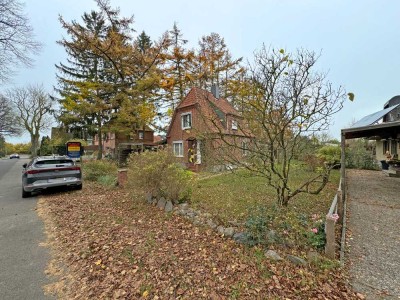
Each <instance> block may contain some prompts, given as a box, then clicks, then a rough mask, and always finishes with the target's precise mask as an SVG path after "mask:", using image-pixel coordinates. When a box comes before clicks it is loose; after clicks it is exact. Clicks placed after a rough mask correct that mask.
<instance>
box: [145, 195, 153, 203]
mask: <svg viewBox="0 0 400 300" xmlns="http://www.w3.org/2000/svg"><path fill="white" fill-rule="evenodd" d="M146 201H147V203H149V204H152V203H153V195H152V194H151V193H147V194H146Z"/></svg>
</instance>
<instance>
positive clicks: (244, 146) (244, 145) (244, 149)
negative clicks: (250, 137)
mask: <svg viewBox="0 0 400 300" xmlns="http://www.w3.org/2000/svg"><path fill="white" fill-rule="evenodd" d="M248 153H249V144H248V143H247V142H246V141H243V142H242V155H243V156H246V155H247V154H248Z"/></svg>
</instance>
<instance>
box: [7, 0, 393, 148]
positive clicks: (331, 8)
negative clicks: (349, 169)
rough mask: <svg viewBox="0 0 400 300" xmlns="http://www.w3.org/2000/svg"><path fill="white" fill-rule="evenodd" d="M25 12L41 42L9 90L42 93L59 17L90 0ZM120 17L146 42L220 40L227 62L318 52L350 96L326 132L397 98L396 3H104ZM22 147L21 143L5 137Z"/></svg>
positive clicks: (56, 57) (34, 1) (51, 79)
mask: <svg viewBox="0 0 400 300" xmlns="http://www.w3.org/2000/svg"><path fill="white" fill-rule="evenodd" d="M25 3H26V6H25V11H26V13H27V14H28V16H29V18H30V20H31V24H32V26H33V28H34V31H35V34H36V38H37V39H38V40H40V41H41V42H42V43H43V44H44V48H43V51H42V52H41V53H40V55H39V56H38V57H36V62H35V67H34V68H32V69H20V70H19V73H18V75H17V76H15V77H14V80H13V82H12V83H11V84H9V85H8V86H3V87H2V88H8V87H12V86H24V85H28V84H43V85H44V86H45V87H46V89H47V90H48V91H49V92H52V87H53V86H54V85H55V84H56V80H55V67H54V65H55V64H56V63H59V62H64V61H65V58H66V56H65V52H64V50H63V48H62V47H60V46H58V45H57V44H56V41H57V40H60V39H61V37H62V36H63V35H65V32H64V31H63V30H62V29H61V26H60V24H59V21H58V16H59V15H62V16H63V17H64V19H66V20H69V21H70V20H73V19H75V20H80V18H81V15H82V14H83V13H84V12H89V11H90V10H92V9H96V4H95V2H94V1H92V0H40V1H38V0H25ZM111 5H112V6H113V7H119V8H120V9H121V12H122V15H124V16H129V15H134V19H135V24H134V27H135V29H136V31H137V32H138V33H140V32H142V31H143V30H144V31H145V32H146V33H147V34H148V35H150V37H151V38H152V39H153V40H156V39H158V38H159V37H160V36H161V34H162V33H163V32H165V31H166V30H170V29H171V28H172V26H173V24H174V22H177V24H178V27H179V28H180V29H181V31H182V33H183V35H184V38H185V39H187V40H189V44H190V46H191V47H195V46H197V42H198V40H199V39H200V38H201V36H203V35H208V34H210V33H211V32H216V33H218V34H220V35H221V36H222V37H223V38H224V39H225V42H226V44H227V46H228V48H229V49H230V51H231V52H232V54H233V57H234V58H238V57H244V58H245V59H250V60H251V58H252V55H253V51H254V50H256V49H259V48H260V47H261V46H262V44H263V43H265V44H266V45H268V46H272V47H274V48H285V49H286V50H288V51H293V50H295V49H297V48H306V49H308V50H314V51H317V52H319V51H321V52H322V56H321V58H320V60H319V64H318V68H319V70H322V71H327V72H328V79H329V80H330V81H331V82H332V83H333V84H334V85H336V86H339V85H342V86H344V87H345V88H346V90H347V91H348V92H353V93H354V94H355V96H356V98H355V100H354V102H350V101H347V102H346V103H345V107H344V109H343V110H342V111H340V112H339V113H338V114H337V116H336V117H335V119H334V124H333V125H332V126H331V129H330V132H329V134H330V135H331V136H332V137H334V138H339V137H340V129H341V128H346V127H348V126H349V125H350V123H351V122H352V121H354V120H359V119H361V118H362V117H363V116H365V115H368V114H370V113H373V112H375V111H378V110H381V109H382V108H383V104H384V103H385V102H386V101H387V100H389V99H390V98H391V97H393V96H395V95H399V94H400V76H399V73H400V30H399V29H400V1H398V0H387V1H385V0H380V1H378V0H375V1H373V0H352V1H348V0H330V1H326V0H248V1H243V0H241V1H239V0H229V1H228V0H203V1H188V0H170V1H165V0H152V1H137V0H111ZM8 140H9V141H11V142H18V141H24V142H26V141H28V138H27V137H19V138H13V139H8Z"/></svg>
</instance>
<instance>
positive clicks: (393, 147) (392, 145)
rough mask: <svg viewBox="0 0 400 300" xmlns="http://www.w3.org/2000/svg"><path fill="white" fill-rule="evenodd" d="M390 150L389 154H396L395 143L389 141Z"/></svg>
mask: <svg viewBox="0 0 400 300" xmlns="http://www.w3.org/2000/svg"><path fill="white" fill-rule="evenodd" d="M390 142H391V145H390V146H391V149H390V154H392V155H394V154H397V141H394V140H391V141H390Z"/></svg>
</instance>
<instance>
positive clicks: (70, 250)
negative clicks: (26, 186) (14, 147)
mask: <svg viewBox="0 0 400 300" xmlns="http://www.w3.org/2000/svg"><path fill="white" fill-rule="evenodd" d="M39 205H40V207H41V208H40V209H41V210H42V211H44V212H45V213H44V214H41V215H42V217H43V219H44V222H45V224H46V228H47V230H48V233H49V235H50V236H51V237H52V238H51V242H50V244H51V247H52V248H53V250H55V251H54V253H55V259H56V260H57V261H59V262H60V264H63V265H65V266H68V268H67V269H65V271H64V272H66V274H64V275H63V276H61V280H62V279H63V278H68V281H65V282H64V287H63V292H62V293H61V292H60V291H58V297H59V298H61V299H72V298H79V299H86V298H92V299H105V298H106V299H107V298H111V299H140V298H142V299H235V298H237V299H285V298H286V299H357V295H356V294H354V293H353V292H352V291H350V290H349V289H348V288H347V287H346V284H345V282H344V280H343V279H342V278H341V276H340V275H338V274H337V273H331V274H329V273H328V274H326V273H324V272H323V271H319V270H314V269H311V268H310V267H296V266H294V265H291V264H289V263H287V262H285V261H283V262H281V263H272V262H270V261H269V260H267V259H261V260H260V259H259V258H257V256H256V254H255V251H256V250H255V249H247V248H245V247H243V246H241V245H238V244H235V243H234V242H233V241H231V240H229V239H225V238H222V237H220V236H218V234H216V233H214V232H213V231H211V230H209V229H205V228H199V227H196V226H193V225H192V224H191V223H189V222H188V221H187V220H184V219H182V218H180V217H179V216H177V215H172V217H171V216H169V217H167V216H166V215H165V214H164V213H162V212H160V211H158V210H156V209H154V208H153V207H152V206H149V205H147V204H144V203H142V202H141V201H137V200H131V199H128V198H127V195H126V194H124V193H123V191H121V190H118V189H115V190H111V191H107V190H103V189H102V188H101V187H98V186H95V187H90V186H89V185H86V187H85V188H84V190H83V191H82V192H81V193H70V194H57V195H46V196H45V197H44V199H42V200H41V201H40V204H39ZM257 251H259V249H258V250H257ZM67 275H68V276H67ZM54 286H56V285H54ZM55 292H56V291H55Z"/></svg>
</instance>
